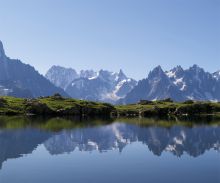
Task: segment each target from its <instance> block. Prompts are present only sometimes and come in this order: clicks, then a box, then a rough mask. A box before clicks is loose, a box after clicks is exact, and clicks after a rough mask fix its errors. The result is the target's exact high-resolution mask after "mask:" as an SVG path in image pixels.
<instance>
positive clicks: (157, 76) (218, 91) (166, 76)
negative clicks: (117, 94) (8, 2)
mask: <svg viewBox="0 0 220 183" xmlns="http://www.w3.org/2000/svg"><path fill="white" fill-rule="evenodd" d="M165 98H172V99H173V100H175V101H184V100H189V99H190V100H212V101H220V80H219V72H216V73H214V74H210V73H208V72H205V71H204V69H202V68H200V67H198V66H197V65H193V66H192V67H190V68H189V69H186V70H184V69H183V68H182V67H181V66H177V67H175V68H173V69H171V70H170V71H166V72H164V71H163V70H162V69H161V67H160V66H158V67H156V68H155V69H154V70H153V71H151V72H150V73H149V75H148V77H147V78H146V79H143V80H141V81H139V83H138V84H137V86H136V87H134V89H133V90H131V92H129V93H128V94H127V96H126V97H125V98H123V99H120V100H119V101H118V103H119V104H128V103H136V102H138V101H139V100H160V99H165Z"/></svg>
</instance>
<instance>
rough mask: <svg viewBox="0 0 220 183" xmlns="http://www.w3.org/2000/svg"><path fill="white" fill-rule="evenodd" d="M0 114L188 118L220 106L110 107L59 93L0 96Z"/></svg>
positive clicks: (162, 103) (163, 103) (165, 102)
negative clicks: (26, 97) (32, 95)
mask: <svg viewBox="0 0 220 183" xmlns="http://www.w3.org/2000/svg"><path fill="white" fill-rule="evenodd" d="M0 114H2V115H45V116H50V115H51V116H79V117H108V118H109V117H155V116H156V117H160V118H168V117H169V118H181V119H185V118H192V117H193V116H194V117H195V116H211V115H215V116H219V117H220V103H214V102H198V101H191V100H189V101H185V102H182V103H180V102H179V103H177V102H173V101H172V100H171V99H166V100H160V101H145V100H142V101H140V102H139V103H138V104H130V105H117V106H113V105H111V104H107V103H99V102H92V101H83V100H75V99H69V98H63V97H61V96H60V95H59V94H56V95H54V96H51V97H40V98H37V99H21V98H14V97H0Z"/></svg>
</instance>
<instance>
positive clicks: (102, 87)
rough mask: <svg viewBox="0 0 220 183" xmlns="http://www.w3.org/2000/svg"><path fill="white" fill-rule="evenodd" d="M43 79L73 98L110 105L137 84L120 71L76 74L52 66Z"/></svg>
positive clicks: (82, 71)
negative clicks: (108, 103)
mask: <svg viewBox="0 0 220 183" xmlns="http://www.w3.org/2000/svg"><path fill="white" fill-rule="evenodd" d="M45 77H46V78H47V79H48V80H50V81H51V82H52V83H53V84H55V85H56V86H57V87H61V88H63V89H64V90H65V91H66V92H67V94H68V95H70V96H71V97H73V98H78V99H84V100H92V101H103V102H110V103H115V102H116V101H117V100H119V99H121V98H124V97H125V96H126V95H127V93H129V92H130V91H131V90H132V89H133V88H134V86H136V84H137V82H136V81H135V80H134V79H132V78H128V77H127V76H126V75H125V74H124V72H123V71H122V70H120V71H119V72H110V71H107V70H100V71H98V72H96V71H93V70H81V71H80V72H79V73H77V72H76V71H75V70H74V69H71V68H64V67H60V66H53V67H51V68H50V69H49V70H48V72H47V73H46V75H45Z"/></svg>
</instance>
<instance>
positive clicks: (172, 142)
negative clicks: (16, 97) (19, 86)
mask: <svg viewBox="0 0 220 183" xmlns="http://www.w3.org/2000/svg"><path fill="white" fill-rule="evenodd" d="M88 124H90V125H88ZM101 124H102V125H101ZM219 124H220V122H219ZM0 182H1V183H50V182H51V183H58V182H59V183H61V182H62V183H72V182H76V183H88V182H91V183H93V182H94V183H99V182H100V183H110V182H111V183H113V182H114V183H115V182H120V183H130V182H131V183H134V182H135V183H142V182H143V183H146V182H152V183H160V182H161V183H166V182H169V183H170V182H175V183H177V182H180V183H182V182H184V183H186V182H196V183H203V182H204V183H209V182H210V183H220V125H218V123H214V124H209V125H207V124H206V125H205V124H200V125H199V124H197V125H192V124H188V123H187V124H182V123H178V124H176V123H173V122H172V123H171V122H164V121H159V122H158V121H155V122H154V121H152V120H149V121H148V120H147V119H146V120H144V121H138V120H135V119H134V120H133V121H132V120H131V119H130V120H128V121H126V120H120V121H114V122H105V121H95V122H93V123H89V122H86V123H83V122H74V121H71V120H67V119H58V118H57V119H50V120H41V121H40V122H39V120H38V121H37V120H30V119H21V118H12V117H11V118H9V119H8V118H0Z"/></svg>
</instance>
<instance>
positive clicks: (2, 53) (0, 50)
mask: <svg viewBox="0 0 220 183" xmlns="http://www.w3.org/2000/svg"><path fill="white" fill-rule="evenodd" d="M4 56H5V50H4V47H3V44H2V42H1V41H0V58H2V57H4Z"/></svg>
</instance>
